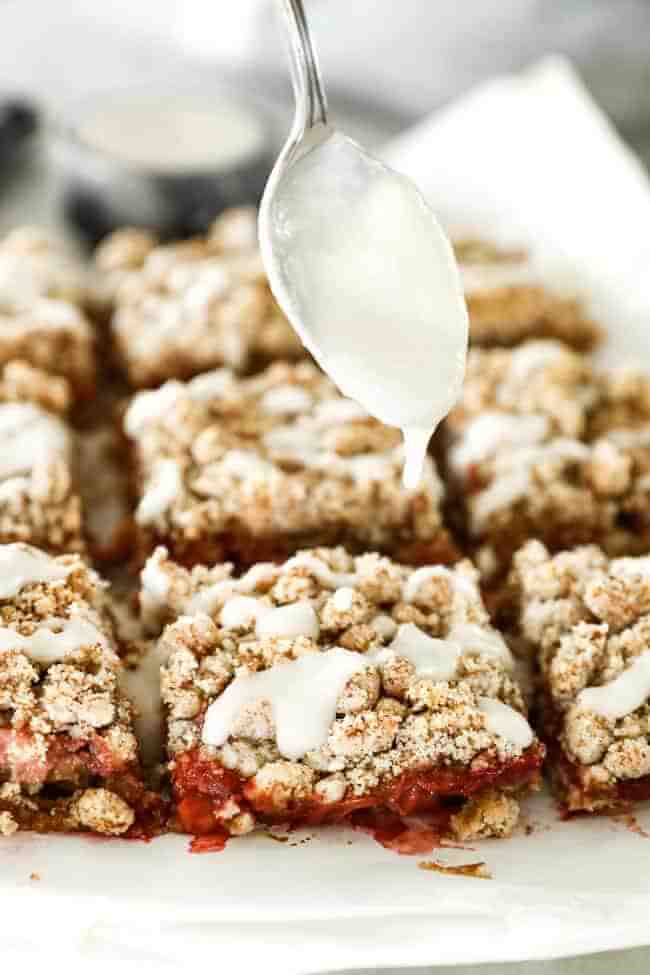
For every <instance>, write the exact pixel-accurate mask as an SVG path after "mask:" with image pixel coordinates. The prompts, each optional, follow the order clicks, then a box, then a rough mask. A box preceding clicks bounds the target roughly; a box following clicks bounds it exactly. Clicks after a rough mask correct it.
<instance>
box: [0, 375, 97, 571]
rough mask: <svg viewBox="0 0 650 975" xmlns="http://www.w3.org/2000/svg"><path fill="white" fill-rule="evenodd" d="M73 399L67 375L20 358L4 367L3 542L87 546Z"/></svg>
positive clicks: (0, 436)
mask: <svg viewBox="0 0 650 975" xmlns="http://www.w3.org/2000/svg"><path fill="white" fill-rule="evenodd" d="M69 402H70V389H69V385H68V383H67V382H66V380H65V379H62V378H60V377H55V376H52V375H50V374H47V373H44V372H41V371H40V370H38V369H33V368H32V367H31V366H29V365H27V364H26V363H24V362H20V361H16V362H9V363H7V364H6V365H5V366H4V367H2V368H0V543H4V542H12V541H22V542H29V543H31V544H33V545H37V546H40V547H41V548H45V549H47V550H48V551H52V552H67V551H80V550H82V549H83V547H84V544H83V536H82V519H81V502H80V498H79V493H78V490H77V483H76V440H75V435H74V432H73V431H72V429H71V428H70V427H69V425H68V423H67V421H66V412H67V409H68V406H69Z"/></svg>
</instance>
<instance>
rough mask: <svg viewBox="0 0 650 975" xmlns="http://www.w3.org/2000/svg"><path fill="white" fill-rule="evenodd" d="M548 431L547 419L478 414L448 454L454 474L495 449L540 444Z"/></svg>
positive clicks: (484, 457) (508, 414)
mask: <svg viewBox="0 0 650 975" xmlns="http://www.w3.org/2000/svg"><path fill="white" fill-rule="evenodd" d="M548 429H549V421H548V417H545V416H542V415H541V414H537V413H531V414H529V415H527V416H518V415H517V414H514V413H495V412H490V411H486V412H485V413H481V414H480V415H479V416H477V417H476V418H475V419H473V420H472V421H471V422H470V423H468V425H467V427H466V428H465V430H464V432H463V436H462V438H461V440H460V441H459V443H457V444H456V445H455V446H454V447H452V449H451V451H450V455H449V457H450V463H451V466H452V468H453V469H454V471H455V472H456V473H457V474H459V475H462V474H464V472H465V471H466V469H467V468H468V467H469V466H470V465H471V464H479V463H481V461H484V460H485V459H486V458H487V457H489V456H490V454H492V453H494V451H495V450H496V449H497V448H498V447H517V446H520V445H530V444H538V443H540V442H541V441H542V440H543V439H544V437H545V436H546V435H547V433H548Z"/></svg>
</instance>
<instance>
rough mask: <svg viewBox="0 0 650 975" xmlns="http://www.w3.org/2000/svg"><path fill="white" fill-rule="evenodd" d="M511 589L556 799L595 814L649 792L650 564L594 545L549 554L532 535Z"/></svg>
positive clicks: (572, 808) (519, 558)
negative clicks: (537, 692) (535, 674)
mask: <svg viewBox="0 0 650 975" xmlns="http://www.w3.org/2000/svg"><path fill="white" fill-rule="evenodd" d="M512 585H513V588H514V589H516V591H517V594H518V599H519V605H520V612H519V626H520V630H521V633H522V636H523V637H524V639H526V640H527V641H528V643H529V645H530V647H531V649H532V651H533V652H534V653H535V654H536V657H537V661H538V665H539V668H540V673H541V680H542V686H543V709H542V711H543V715H542V716H543V726H544V734H545V736H546V738H547V739H548V741H549V745H550V747H551V771H552V773H553V778H554V782H555V786H556V789H557V792H558V795H559V797H560V799H561V800H562V802H563V803H564V805H565V806H566V808H567V809H568V811H569V812H577V811H588V812H592V811H595V810H599V809H608V808H616V807H621V806H626V805H629V804H630V803H632V802H633V801H635V800H640V799H645V798H648V797H650V679H649V677H648V674H649V673H650V656H649V651H648V646H649V644H650V560H649V559H648V557H647V556H641V557H625V558H614V559H610V558H608V557H607V555H606V554H605V553H604V552H603V551H602V550H601V549H599V548H598V547H596V546H583V547H578V548H576V549H573V550H571V551H566V552H560V553H558V554H556V555H551V554H550V553H549V552H548V550H547V549H546V548H545V547H544V546H543V545H542V544H541V543H540V542H537V541H532V542H529V543H528V544H527V545H525V546H524V547H523V548H522V549H521V550H520V551H519V552H518V553H517V555H516V556H515V560H514V566H513V570H512Z"/></svg>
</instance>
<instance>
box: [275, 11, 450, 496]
mask: <svg viewBox="0 0 650 975" xmlns="http://www.w3.org/2000/svg"><path fill="white" fill-rule="evenodd" d="M284 7H285V10H286V12H287V18H288V23H289V27H290V34H291V40H292V54H293V58H292V66H293V79H294V88H295V91H296V120H295V122H294V127H293V130H292V133H291V136H290V139H289V141H288V143H287V145H286V146H285V149H284V150H283V152H282V154H281V155H280V158H279V160H278V162H277V164H276V167H275V169H274V171H273V173H272V175H271V178H270V179H269V182H268V185H267V188H266V192H265V194H264V199H263V201H262V206H261V210H260V246H261V250H262V257H263V259H264V263H265V266H266V270H267V273H268V276H269V280H270V283H271V287H272V289H273V292H274V294H275V297H276V299H277V300H278V302H279V304H280V305H281V306H282V308H283V310H284V312H285V313H286V315H287V317H288V318H289V320H290V321H291V323H292V325H293V327H294V328H295V329H296V331H297V332H298V334H299V335H300V337H301V339H302V340H303V342H304V343H305V345H306V346H307V348H308V349H309V351H310V352H311V353H312V354H313V356H314V358H315V359H316V360H317V361H318V362H319V364H320V365H321V366H322V367H323V369H325V371H326V372H328V373H329V375H330V376H331V377H332V379H333V380H334V381H335V382H336V384H337V385H338V386H339V388H340V389H341V391H342V392H343V393H344V394H345V395H346V396H349V397H351V398H352V399H355V400H358V401H359V402H360V403H361V404H362V405H363V406H364V407H365V408H366V409H367V410H368V412H370V413H372V414H373V415H374V416H376V417H377V418H378V419H380V420H381V421H382V422H383V423H386V424H389V425H391V426H397V427H401V429H402V430H403V432H404V447H405V455H406V463H405V468H404V482H405V484H406V486H407V487H410V488H413V487H416V486H417V484H418V483H419V480H420V475H421V470H422V463H423V460H424V456H425V454H426V450H427V446H428V442H429V439H430V437H431V434H432V433H433V431H434V429H435V427H436V426H437V425H438V423H439V422H440V420H442V419H443V417H444V416H446V414H447V413H448V412H449V410H450V409H451V407H452V406H453V405H454V403H455V402H456V400H457V399H458V396H459V394H460V389H461V385H462V381H463V375H464V369H465V356H466V349H467V336H468V319H467V309H466V307H465V301H464V297H463V291H462V285H461V280H460V275H459V272H458V268H457V266H456V262H455V259H454V255H453V251H452V248H451V246H450V244H449V242H448V240H447V238H446V237H445V234H444V233H443V231H442V229H441V228H440V226H439V225H438V223H437V221H436V219H435V217H434V215H433V213H432V211H431V210H430V208H429V206H428V205H427V203H426V202H425V200H424V198H423V197H422V195H421V194H420V193H419V191H418V189H417V187H416V186H415V185H414V184H413V183H412V182H411V181H410V180H409V179H407V178H406V177H405V176H402V175H400V174H399V173H396V172H395V171H393V170H391V169H389V168H388V167H387V166H384V165H383V163H381V162H380V161H379V160H377V159H375V158H374V157H373V156H371V155H370V154H369V153H367V152H366V151H365V150H364V149H362V148H361V147H360V146H358V145H357V144H356V143H355V142H353V141H352V140H351V139H348V138H347V137H346V136H345V135H343V134H342V133H340V132H338V131H337V130H336V129H334V128H333V127H332V126H331V125H329V123H328V121H327V115H326V107H325V99H324V95H323V93H322V88H321V84H320V79H319V75H318V69H317V65H316V61H315V57H314V53H313V48H312V46H311V42H310V39H309V34H308V31H307V25H306V22H305V19H304V12H303V10H302V3H301V2H300V0H284Z"/></svg>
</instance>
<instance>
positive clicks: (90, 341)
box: [0, 258, 96, 399]
mask: <svg viewBox="0 0 650 975" xmlns="http://www.w3.org/2000/svg"><path fill="white" fill-rule="evenodd" d="M0 261H1V258H0ZM12 359H22V360H23V361H25V362H28V363H29V364H30V365H32V366H35V367H36V368H38V369H43V370H44V371H45V372H56V373H57V374H58V375H60V376H64V377H65V378H66V379H67V380H68V381H69V383H70V386H71V389H72V392H73V393H74V395H75V398H78V399H89V398H90V397H92V395H93V393H94V392H95V379H96V360H95V333H94V331H93V328H92V326H91V324H90V322H89V321H88V319H87V318H86V316H85V315H84V313H83V312H82V311H81V310H80V309H79V308H78V307H77V305H74V304H72V303H71V302H69V301H62V300H60V299H54V298H37V299H35V300H34V301H33V302H31V303H30V305H29V307H27V308H24V309H21V310H16V311H12V312H10V313H3V312H2V310H1V309H0V365H3V364H4V363H6V362H10V361H11V360H12Z"/></svg>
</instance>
